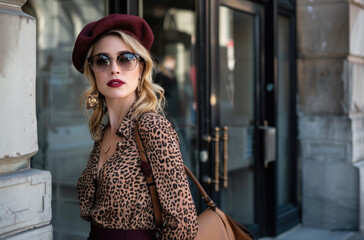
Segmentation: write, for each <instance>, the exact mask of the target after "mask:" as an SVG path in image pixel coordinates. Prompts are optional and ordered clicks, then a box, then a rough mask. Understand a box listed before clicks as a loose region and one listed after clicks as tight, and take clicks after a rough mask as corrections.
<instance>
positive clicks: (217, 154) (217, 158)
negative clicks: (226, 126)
mask: <svg viewBox="0 0 364 240" xmlns="http://www.w3.org/2000/svg"><path fill="white" fill-rule="evenodd" d="M213 140H214V142H215V180H214V181H213V182H214V184H215V191H216V192H218V191H219V190H220V186H219V185H220V169H219V166H220V149H219V146H220V128H219V127H215V138H214V139H213Z"/></svg>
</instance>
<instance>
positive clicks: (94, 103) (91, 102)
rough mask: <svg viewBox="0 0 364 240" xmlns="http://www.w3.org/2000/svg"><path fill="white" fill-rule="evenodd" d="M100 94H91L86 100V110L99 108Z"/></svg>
mask: <svg viewBox="0 0 364 240" xmlns="http://www.w3.org/2000/svg"><path fill="white" fill-rule="evenodd" d="M99 102H100V100H99V92H98V91H97V93H91V94H90V95H89V96H88V97H87V99H86V108H87V109H93V110H95V109H96V108H97V107H98V106H99Z"/></svg>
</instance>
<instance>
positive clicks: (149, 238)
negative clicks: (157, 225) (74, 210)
mask: <svg viewBox="0 0 364 240" xmlns="http://www.w3.org/2000/svg"><path fill="white" fill-rule="evenodd" d="M134 239H137V240H155V239H156V234H155V231H154V230H122V229H105V228H98V227H94V226H91V231H90V235H89V237H88V238H87V240H134Z"/></svg>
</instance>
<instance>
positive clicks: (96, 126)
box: [80, 30, 165, 140]
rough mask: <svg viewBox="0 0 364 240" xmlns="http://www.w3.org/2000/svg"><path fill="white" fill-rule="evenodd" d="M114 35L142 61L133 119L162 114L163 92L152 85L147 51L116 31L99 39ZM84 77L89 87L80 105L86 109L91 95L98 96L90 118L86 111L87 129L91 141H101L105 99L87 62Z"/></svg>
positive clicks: (105, 111)
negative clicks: (96, 104)
mask: <svg viewBox="0 0 364 240" xmlns="http://www.w3.org/2000/svg"><path fill="white" fill-rule="evenodd" d="M109 35H114V36H119V37H120V38H121V39H122V40H123V41H124V42H125V44H126V45H128V46H129V47H130V49H131V50H132V51H133V52H134V53H137V54H139V55H140V56H141V58H142V59H143V60H142V62H143V65H144V69H143V72H142V75H141V79H140V81H139V83H138V86H139V90H140V95H139V96H138V98H137V100H136V102H135V104H134V105H133V108H134V111H133V114H132V118H133V119H138V118H139V117H140V116H141V115H142V114H143V113H146V112H155V113H161V114H163V108H164V105H165V98H164V90H163V88H162V87H161V86H159V85H157V84H154V83H153V79H152V74H153V67H154V64H153V60H152V57H151V55H150V53H149V51H148V50H147V49H145V48H144V46H143V45H142V44H140V43H139V41H138V40H136V39H135V38H134V37H132V36H130V35H128V34H126V33H124V32H122V31H117V30H112V31H109V32H107V33H106V34H104V35H102V36H101V37H100V38H99V39H101V38H102V37H105V36H109ZM92 49H93V46H91V47H90V49H89V51H88V54H87V57H86V59H87V58H89V57H90V56H91V54H92ZM139 64H141V63H139ZM84 75H85V77H86V78H87V80H88V81H89V83H90V86H89V88H88V89H86V91H85V92H84V93H83V94H82V95H81V98H80V105H81V106H82V107H83V108H84V109H86V107H85V105H86V100H87V98H88V97H89V96H90V95H91V94H95V93H98V94H99V105H98V106H97V107H96V109H95V110H94V111H93V112H92V114H91V116H90V114H89V112H88V111H86V113H87V116H88V118H89V123H88V125H89V129H90V133H91V137H92V139H93V140H101V137H102V128H103V126H102V122H103V120H104V119H105V117H106V113H107V106H106V102H105V97H104V96H103V95H102V94H101V93H99V92H98V89H97V85H96V80H95V76H94V73H93V71H92V69H91V67H90V66H89V64H88V61H87V60H86V61H85V64H84Z"/></svg>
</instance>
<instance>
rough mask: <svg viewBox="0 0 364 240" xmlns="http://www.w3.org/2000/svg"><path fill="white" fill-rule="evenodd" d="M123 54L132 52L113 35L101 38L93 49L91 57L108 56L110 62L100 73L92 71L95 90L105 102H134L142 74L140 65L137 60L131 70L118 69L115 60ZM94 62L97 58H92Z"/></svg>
mask: <svg viewBox="0 0 364 240" xmlns="http://www.w3.org/2000/svg"><path fill="white" fill-rule="evenodd" d="M123 52H132V51H131V49H130V48H129V47H128V46H127V45H126V44H125V43H124V41H123V40H122V39H121V38H120V37H118V36H114V35H109V36H105V37H103V38H101V39H100V40H99V41H97V42H96V43H95V44H94V47H93V51H92V56H95V55H99V56H100V54H102V56H103V59H105V56H108V57H109V59H110V60H111V62H110V65H109V66H107V67H106V69H105V70H103V71H101V72H97V71H95V70H96V69H95V70H93V72H94V75H95V79H96V84H97V88H98V90H99V91H100V93H101V94H102V95H104V96H105V99H106V101H107V102H108V101H112V100H117V99H119V100H122V101H128V102H130V101H131V102H134V101H135V100H136V88H137V86H138V79H139V77H140V75H141V73H142V64H141V62H140V61H139V60H137V62H136V63H135V64H136V67H135V68H134V69H132V70H127V69H125V67H120V66H119V65H120V64H119V65H118V64H117V61H118V60H117V58H118V56H119V55H120V54H121V53H123ZM96 61H97V58H96V59H95V57H94V65H95V62H96ZM134 66H135V65H134Z"/></svg>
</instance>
